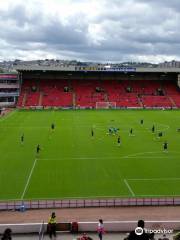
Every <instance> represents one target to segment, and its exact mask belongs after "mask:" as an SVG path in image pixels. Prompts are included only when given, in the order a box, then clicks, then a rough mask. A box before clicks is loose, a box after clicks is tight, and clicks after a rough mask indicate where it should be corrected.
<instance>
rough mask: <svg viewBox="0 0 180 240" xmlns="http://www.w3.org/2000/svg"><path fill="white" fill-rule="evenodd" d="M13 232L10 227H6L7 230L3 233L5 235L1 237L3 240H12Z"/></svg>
mask: <svg viewBox="0 0 180 240" xmlns="http://www.w3.org/2000/svg"><path fill="white" fill-rule="evenodd" d="M11 233H12V230H11V229H10V228H6V230H5V231H4V233H3V236H2V238H1V240H11V239H12V237H11Z"/></svg>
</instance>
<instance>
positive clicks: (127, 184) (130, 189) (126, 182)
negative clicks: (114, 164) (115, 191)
mask: <svg viewBox="0 0 180 240" xmlns="http://www.w3.org/2000/svg"><path fill="white" fill-rule="evenodd" d="M124 183H125V185H126V186H127V188H128V190H129V192H130V193H131V194H132V196H133V197H135V193H134V192H133V190H132V188H131V187H130V185H129V183H128V181H127V180H126V179H124Z"/></svg>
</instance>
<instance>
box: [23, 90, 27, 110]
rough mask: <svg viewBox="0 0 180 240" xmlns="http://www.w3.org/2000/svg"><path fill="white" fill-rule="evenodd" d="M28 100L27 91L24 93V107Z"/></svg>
mask: <svg viewBox="0 0 180 240" xmlns="http://www.w3.org/2000/svg"><path fill="white" fill-rule="evenodd" d="M26 100H27V92H25V93H24V97H23V100H22V107H24V106H25V105H26Z"/></svg>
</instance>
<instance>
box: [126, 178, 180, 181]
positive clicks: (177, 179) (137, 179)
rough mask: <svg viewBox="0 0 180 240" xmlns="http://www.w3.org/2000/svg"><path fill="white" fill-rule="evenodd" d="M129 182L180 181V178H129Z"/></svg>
mask: <svg viewBox="0 0 180 240" xmlns="http://www.w3.org/2000/svg"><path fill="white" fill-rule="evenodd" d="M127 180H128V181H180V178H128V179H127Z"/></svg>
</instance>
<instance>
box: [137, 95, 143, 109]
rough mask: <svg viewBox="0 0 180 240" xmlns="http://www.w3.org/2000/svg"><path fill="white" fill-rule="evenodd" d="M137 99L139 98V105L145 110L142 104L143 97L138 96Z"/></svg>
mask: <svg viewBox="0 0 180 240" xmlns="http://www.w3.org/2000/svg"><path fill="white" fill-rule="evenodd" d="M137 98H138V103H139V105H140V107H142V108H143V107H144V106H143V103H142V101H141V97H138V96H137Z"/></svg>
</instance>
